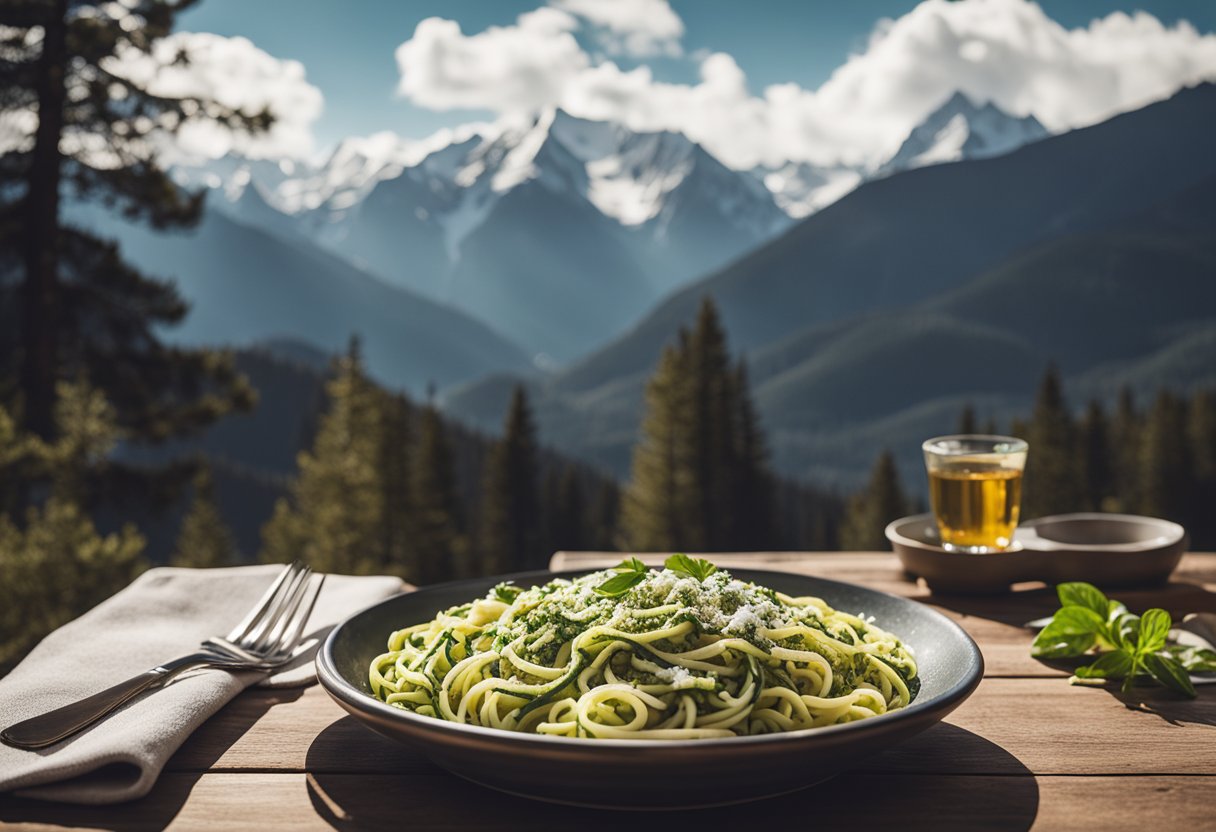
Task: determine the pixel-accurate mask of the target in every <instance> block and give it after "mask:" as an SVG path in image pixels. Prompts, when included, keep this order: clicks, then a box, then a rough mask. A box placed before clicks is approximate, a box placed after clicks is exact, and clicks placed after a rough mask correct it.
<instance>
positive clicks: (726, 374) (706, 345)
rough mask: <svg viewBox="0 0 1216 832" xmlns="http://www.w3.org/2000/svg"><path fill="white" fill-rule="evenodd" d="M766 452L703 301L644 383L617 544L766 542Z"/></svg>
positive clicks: (769, 519)
mask: <svg viewBox="0 0 1216 832" xmlns="http://www.w3.org/2000/svg"><path fill="white" fill-rule="evenodd" d="M771 486H772V477H771V475H770V473H769V471H768V465H767V451H766V449H765V443H764V438H763V435H762V433H761V431H760V428H759V425H758V422H757V418H756V415H755V410H754V408H753V406H752V403H751V401H750V398H749V394H748V390H747V373H746V370H745V369H744V368H743V367H742V366H738V367H735V368H733V369H732V367H731V364H730V354H729V351H728V350H727V345H726V334H725V332H724V331H723V329H722V326H721V323H720V321H719V319H718V313H717V310H716V308H715V307H714V304H713V302H712V301H711V300H710V299H708V298H706V299H705V301H704V302H703V303H702V304H701V308H700V311H699V313H698V316H697V322H696V325H695V327H694V329H693V330H692V332H687V331H685V330H681V331H680V333H679V336H678V338H677V342H676V344H675V345H673V346H669V347H668V348H666V349H665V350H664V352H663V354H662V356H661V358H660V360H659V366H658V368H657V369H656V371H655V373H654V375H653V376H652V377H651V379H650V382H649V384H648V385H647V389H646V416H645V418H644V420H643V422H642V438H641V441H640V442H639V443H638V445H637V446H636V447H635V448H634V455H633V467H632V472H631V480H630V483H629V486H628V489H627V491H626V493H625V496H624V501H623V507H622V514H621V543H622V545H623V546H625V547H626V548H632V549H636V550H640V551H671V550H686V551H722V550H730V549H738V548H744V547H747V548H758V547H763V546H766V545H771V544H772V542H773V536H774V529H773V524H774V517H773V513H772V498H771Z"/></svg>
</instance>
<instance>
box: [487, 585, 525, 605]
mask: <svg viewBox="0 0 1216 832" xmlns="http://www.w3.org/2000/svg"><path fill="white" fill-rule="evenodd" d="M493 592H494V597H495V598H496V599H497V600H499V601H502V602H503V603H504V604H511V603H514V602H515V599H516V598H518V597H519V593H521V592H523V590H522V589H520V588H519V587H517V586H513V585H512V584H511V582H510V581H503V582H502V583H500V584H497V585H495V587H494V589H493Z"/></svg>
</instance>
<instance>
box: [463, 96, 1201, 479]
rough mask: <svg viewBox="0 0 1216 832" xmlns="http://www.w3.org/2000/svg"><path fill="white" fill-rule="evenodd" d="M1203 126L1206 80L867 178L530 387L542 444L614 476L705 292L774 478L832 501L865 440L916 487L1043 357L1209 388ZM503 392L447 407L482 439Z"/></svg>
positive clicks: (1106, 386)
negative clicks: (824, 491) (738, 370)
mask: <svg viewBox="0 0 1216 832" xmlns="http://www.w3.org/2000/svg"><path fill="white" fill-rule="evenodd" d="M1214 130H1216V87H1214V86H1212V85H1201V86H1198V87H1195V88H1192V89H1189V90H1184V91H1182V92H1180V93H1178V94H1177V95H1176V96H1175V97H1174V98H1172V99H1170V100H1167V101H1164V102H1160V103H1157V104H1154V105H1150V106H1149V107H1146V108H1144V109H1143V110H1140V111H1137V112H1133V113H1128V114H1124V115H1122V116H1118V117H1116V118H1114V119H1112V120H1110V121H1108V122H1106V123H1104V124H1100V125H1097V126H1094V127H1090V128H1086V129H1083V130H1077V131H1073V132H1071V133H1068V134H1065V135H1062V136H1057V137H1052V138H1047V139H1044V140H1042V141H1038V142H1035V143H1033V144H1030V145H1028V146H1025V147H1022V148H1021V149H1019V150H1017V151H1015V152H1013V153H1010V154H1007V155H1003V156H999V157H996V158H990V159H981V160H971V161H962V162H958V163H954V164H941V165H934V166H930V167H924V168H921V169H917V170H912V171H906V172H901V173H897V174H895V175H892V176H890V177H887V178H884V179H880V180H876V181H872V182H869V183H866V184H864V185H862V186H861V187H859V188H858V189H857V190H856V191H855V192H853V193H851V194H849V195H848V196H846V197H845V198H843V199H841V200H840V201H839V202H837V203H835V204H834V205H832V206H830V207H828V208H826V209H824V210H823V211H821V212H819V213H816V214H814V215H812V216H810V217H809V218H807V219H806V220H804V221H803V222H802V223H800V224H799V225H798V226H796V227H794V228H793V229H791V230H790V231H789V232H787V233H785V234H784V235H782V236H781V237H779V238H777V239H776V240H774V241H773V242H771V243H769V244H767V245H766V246H764V247H763V248H761V249H759V250H757V251H755V252H753V253H752V254H749V255H747V256H745V257H743V258H741V259H740V260H738V261H737V262H735V263H733V264H731V265H730V266H728V267H726V268H725V269H722V270H720V271H719V272H717V273H716V274H713V275H711V276H710V277H708V278H706V279H704V280H702V281H699V282H698V283H697V284H695V285H693V286H690V287H688V288H687V289H685V290H682V291H680V292H677V293H675V294H673V295H672V296H670V297H669V298H668V299H667V300H666V301H664V302H663V303H662V304H660V305H659V306H658V307H656V309H655V310H653V311H652V313H651V314H650V315H648V316H647V317H646V318H645V319H644V320H643V321H641V322H640V323H639V324H638V325H637V326H636V327H634V328H633V329H632V330H631V331H630V332H629V333H627V334H626V335H625V336H624V337H622V338H620V339H618V340H617V341H616V342H614V343H613V344H610V345H609V346H607V347H605V348H604V349H602V350H600V351H598V352H596V353H595V354H593V355H591V356H589V357H587V358H586V359H584V360H583V361H580V362H578V363H577V364H575V365H573V366H571V367H570V368H568V369H566V370H564V371H562V372H560V373H558V374H556V375H555V376H553V377H552V378H550V379H547V380H538V381H534V382H533V383H532V384H533V389H534V391H535V396H536V399H537V411H538V414H539V419H540V423H541V428H542V436H543V437H544V438H545V439H546V440H547V441H549V442H551V443H553V444H554V445H555V446H556V447H559V448H562V449H564V450H566V451H567V452H570V453H574V454H576V455H580V456H582V457H584V458H587V459H593V460H595V461H596V462H597V463H599V464H602V465H606V466H610V467H611V468H612V469H613V470H616V471H617V472H618V473H623V472H624V471H625V469H626V467H627V465H628V449H629V447H630V446H631V445H632V442H633V440H634V438H635V437H636V430H637V420H638V418H639V415H640V413H641V411H642V406H643V403H642V394H643V387H644V382H645V379H646V378H647V376H648V375H649V373H650V372H651V370H652V369H653V367H654V364H655V362H656V361H657V358H658V355H659V353H660V350H661V348H662V347H663V345H664V344H665V343H667V342H668V341H669V340H670V339H671V338H672V337H673V334H674V333H675V332H676V331H677V329H678V328H679V327H680V326H681V325H687V324H689V323H691V321H692V320H693V317H694V314H695V310H696V307H697V305H698V304H699V302H700V299H701V298H702V297H704V296H706V295H710V296H712V297H714V299H715V300H716V301H717V303H718V305H719V308H720V310H721V313H722V317H723V320H724V322H725V325H726V328H727V331H728V334H729V337H730V340H731V345H732V347H733V348H734V349H736V350H739V351H741V352H742V353H744V354H745V355H746V357H747V358H748V360H749V366H750V369H751V376H752V381H753V389H754V392H755V396H756V400H757V404H758V406H759V410H760V412H761V414H762V416H763V420H764V423H765V424H766V425H767V426H768V428H769V432H770V439H771V440H772V443H773V445H774V448H775V453H774V461H775V463H776V464H777V466H778V467H779V468H780V469H781V470H782V472H783V473H786V474H791V475H794V476H800V477H813V478H817V479H818V481H819V482H820V483H826V484H839V485H841V486H842V487H847V488H852V487H855V486H857V485H858V484H859V482H858V479H859V478H860V477H861V476H864V472H865V471H866V470H867V469H868V467H869V463H870V462H871V461H872V459H873V457H874V455H875V453H876V452H877V450H878V447H876V446H875V444H874V443H875V442H881V443H882V444H883V445H885V446H889V447H892V449H893V450H896V451H897V453H900V454H901V455H902V461H903V462H904V464H905V466H910V470H913V471H915V470H917V469H916V468H915V460H914V459H913V457H914V456H915V454H914V451H915V449H916V448H917V447H918V441H919V440H918V437H919V439H923V438H924V435H926V434H924V431H925V430H926V425H928V424H936V425H937V427H935V428H933V430H934V431H935V432H940V431H949V430H951V429H952V428H953V427H954V420H955V419H956V418H957V414H958V410H959V409H960V408H961V406H962V404H963V403H964V402H966V401H974V402H976V403H977V404H978V405H980V406H982V407H988V408H991V410H990V412H992V413H1003V414H1006V418H1007V415H1008V414H1010V413H1015V412H1018V408H1023V407H1025V406H1026V405H1027V402H1028V397H1029V395H1030V394H1031V393H1032V391H1033V389H1034V385H1035V382H1036V381H1037V379H1038V378H1039V376H1040V375H1041V373H1042V371H1043V369H1044V367H1045V365H1046V363H1047V362H1048V361H1049V360H1052V359H1055V360H1057V361H1059V362H1060V363H1061V364H1062V368H1063V370H1064V371H1065V373H1066V376H1067V380H1068V381H1069V383H1072V381H1075V382H1076V383H1077V385H1078V389H1080V390H1083V391H1085V392H1094V393H1095V394H1101V395H1109V394H1110V392H1111V386H1112V384H1114V385H1117V384H1118V383H1119V381H1118V380H1119V379H1120V378H1122V379H1125V380H1126V381H1127V382H1128V383H1131V384H1136V385H1137V386H1138V389H1140V391H1141V392H1143V393H1151V392H1152V388H1151V387H1146V385H1149V384H1150V383H1151V382H1152V378H1153V376H1152V372H1156V373H1158V374H1159V377H1160V378H1161V379H1162V380H1163V383H1164V380H1166V379H1168V381H1169V383H1171V384H1175V385H1178V386H1181V387H1186V386H1188V385H1194V384H1204V383H1213V384H1216V364H1213V363H1212V362H1210V361H1209V362H1208V363H1207V364H1206V365H1205V364H1204V363H1203V362H1199V361H1198V360H1197V356H1198V355H1200V354H1201V353H1202V350H1203V348H1204V347H1205V346H1206V345H1210V344H1211V342H1212V341H1211V339H1212V337H1213V333H1216V281H1213V280H1212V275H1213V274H1216V237H1214V236H1213V235H1212V234H1211V228H1212V224H1211V220H1212V218H1214V217H1216V157H1214V156H1213V154H1211V153H1210V150H1209V149H1208V148H1207V143H1208V142H1207V138H1208V137H1209V136H1210V135H1212V133H1213V131H1214ZM1097 367H1105V368H1106V369H1107V371H1108V374H1107V375H1106V377H1105V380H1104V381H1102V380H1099V379H1097V378H1095V377H1094V376H1093V375H1092V372H1093V371H1094V368H1097ZM1150 367H1151V368H1152V371H1151V372H1150V370H1149V369H1148V368H1150ZM506 387H507V380H506V379H504V378H503V377H502V376H498V377H495V378H492V379H487V380H485V381H484V382H481V383H478V384H474V385H469V386H466V387H464V388H461V389H458V390H454V391H451V392H450V393H449V394H448V395H447V397H446V398H445V404H446V407H447V408H448V409H449V410H450V412H452V413H453V414H455V415H457V416H459V417H461V418H463V419H465V420H467V421H469V422H471V423H473V424H477V425H482V426H485V421H484V419H483V418H482V416H481V415H480V413H481V411H482V409H483V408H484V409H488V410H495V409H498V408H501V406H502V402H501V400H500V398H501V395H502V394H501V391H502V390H503V389H504V388H506ZM1076 403H1077V404H1080V403H1081V402H1076ZM934 420H937V421H936V422H934ZM879 426H881V428H882V429H881V430H879ZM871 428H873V430H872V429H871ZM864 437H869V439H868V440H865V441H862V439H859V438H864ZM909 449H912V450H911V451H909ZM917 481H919V478H917Z"/></svg>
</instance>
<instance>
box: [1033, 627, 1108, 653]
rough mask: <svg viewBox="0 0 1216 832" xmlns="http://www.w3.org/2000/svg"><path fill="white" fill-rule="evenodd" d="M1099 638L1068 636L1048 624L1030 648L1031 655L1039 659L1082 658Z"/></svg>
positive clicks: (1090, 635)
mask: <svg viewBox="0 0 1216 832" xmlns="http://www.w3.org/2000/svg"><path fill="white" fill-rule="evenodd" d="M1096 640H1097V637H1096V636H1095V635H1094V634H1093V633H1079V634H1068V633H1063V632H1060V630H1059V629H1053V628H1052V625H1050V624H1048V625H1047V626H1046V627H1044V628H1043V629H1042V630H1041V631H1040V632H1039V634H1038V636H1036V637H1035V640H1034V644H1032V645H1031V646H1030V655H1032V656H1034V657H1035V658H1038V659H1067V658H1071V657H1072V656H1082V655H1084V654H1085V651H1087V650H1089V648H1091V647H1093V646H1094V642H1095V641H1096Z"/></svg>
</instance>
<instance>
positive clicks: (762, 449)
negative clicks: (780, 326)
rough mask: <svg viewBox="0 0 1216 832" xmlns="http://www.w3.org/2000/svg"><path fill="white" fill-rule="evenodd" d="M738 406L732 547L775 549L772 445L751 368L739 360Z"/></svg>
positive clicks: (732, 476)
mask: <svg viewBox="0 0 1216 832" xmlns="http://www.w3.org/2000/svg"><path fill="white" fill-rule="evenodd" d="M733 382H734V384H733V390H732V392H733V395H734V397H735V406H736V408H737V415H736V422H735V430H736V440H735V449H734V460H733V462H732V463H731V465H730V468H729V477H730V482H731V484H732V486H733V491H734V493H733V496H732V503H733V507H734V516H733V518H732V520H733V526H732V530H731V535H730V540H729V541H728V544H729V548H731V549H737V550H740V551H746V550H749V549H763V548H771V547H772V546H773V544H774V539H775V536H776V513H775V512H774V510H773V477H772V474H771V472H770V471H769V467H768V447H767V445H766V444H765V441H764V433H763V431H762V430H761V429H760V424H759V417H758V416H757V414H756V409H755V406H754V405H753V404H752V399H751V393H750V386H749V384H748V380H747V367H746V365H745V364H744V363H743V362H739V364H738V366H737V367H736V368H735V376H734V379H733Z"/></svg>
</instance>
